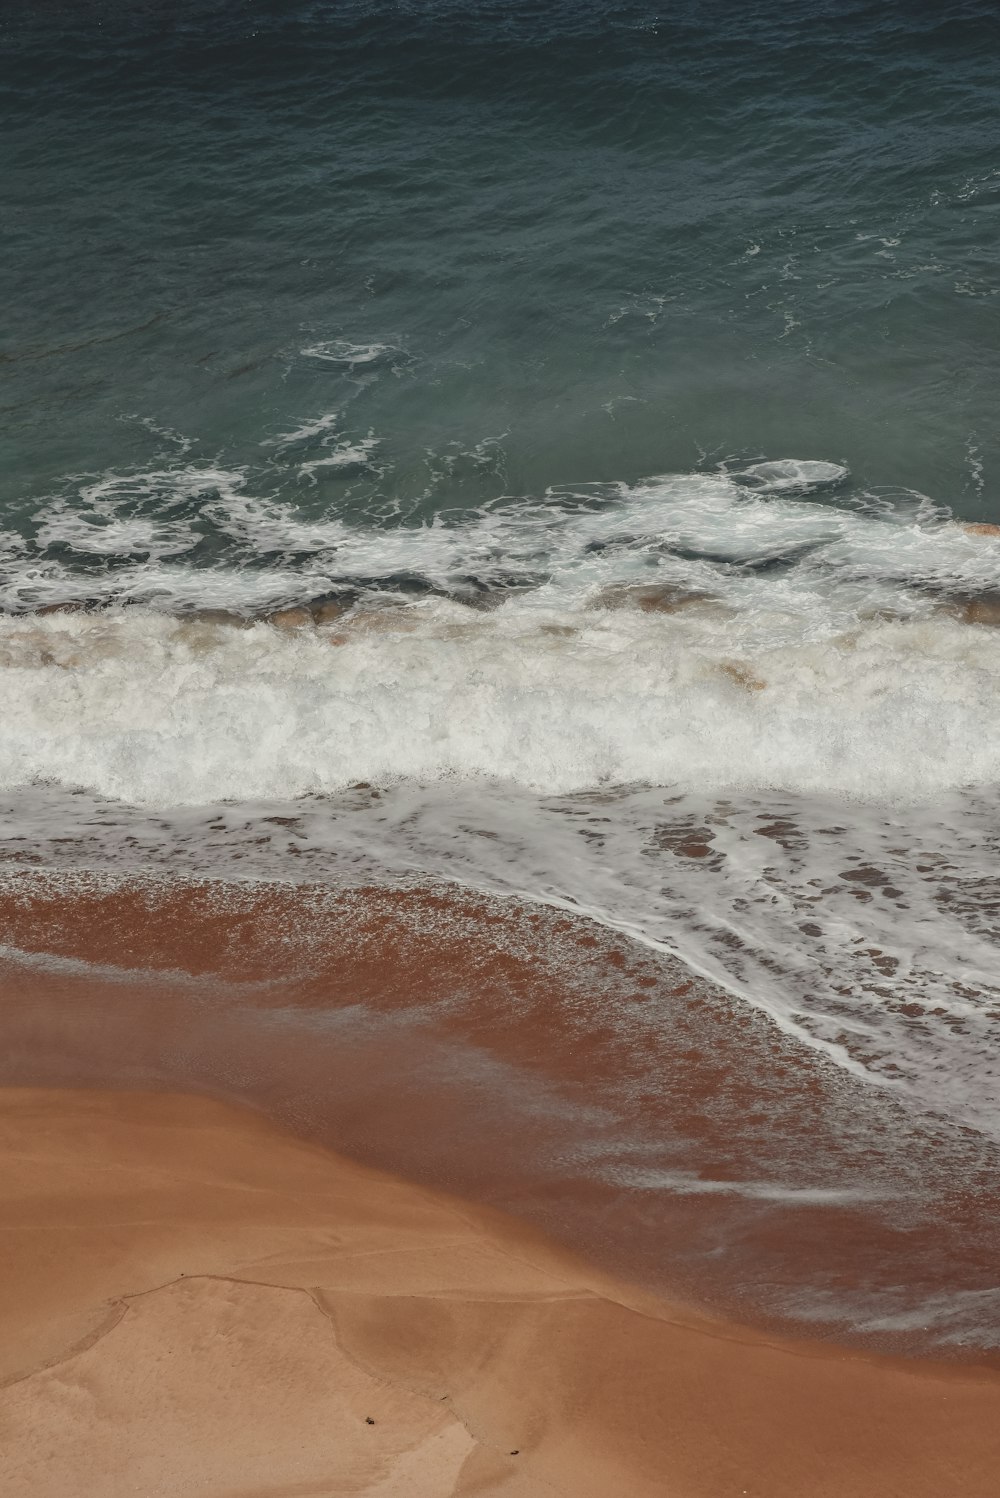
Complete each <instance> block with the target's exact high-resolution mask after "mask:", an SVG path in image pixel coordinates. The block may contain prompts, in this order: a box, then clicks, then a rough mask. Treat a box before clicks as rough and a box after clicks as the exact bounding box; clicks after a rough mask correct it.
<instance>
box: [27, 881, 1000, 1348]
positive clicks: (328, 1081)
mask: <svg viewBox="0 0 1000 1498" xmlns="http://www.w3.org/2000/svg"><path fill="white" fill-rule="evenodd" d="M0 942H2V943H3V944H4V946H5V947H6V949H7V952H6V956H5V957H4V959H3V961H2V963H0V971H2V974H3V982H2V984H0V1086H2V1085H5V1084H6V1085H16V1086H20V1085H32V1086H41V1087H47V1086H57V1087H63V1086H68V1087H84V1088H86V1087H91V1088H93V1087H97V1088H119V1089H129V1088H132V1089H135V1088H139V1089H153V1090H158V1091H165V1092H185V1093H195V1094H200V1095H205V1096H209V1097H215V1098H220V1099H222V1100H228V1101H231V1102H234V1103H237V1104H240V1103H243V1104H248V1105H250V1106H252V1107H254V1108H256V1109H258V1110H259V1111H261V1112H262V1113H263V1114H265V1115H267V1116H268V1117H269V1118H271V1119H272V1120H273V1121H274V1122H275V1123H276V1124H278V1125H279V1126H282V1127H286V1128H288V1129H290V1130H291V1131H292V1132H293V1133H295V1134H297V1135H298V1136H299V1137H302V1138H304V1139H306V1140H311V1141H314V1142H317V1143H320V1144H323V1145H326V1146H328V1147H330V1148H332V1149H334V1150H335V1151H337V1152H338V1153H339V1154H341V1155H343V1156H347V1157H349V1158H351V1159H353V1160H356V1161H358V1162H359V1163H360V1164H363V1165H369V1166H372V1167H374V1168H377V1169H381V1170H386V1171H388V1172H390V1173H391V1174H394V1175H398V1176H401V1177H403V1178H404V1179H407V1180H411V1181H413V1182H415V1183H417V1184H418V1185H421V1186H426V1187H431V1188H436V1189H441V1190H445V1191H449V1192H451V1193H453V1194H454V1195H456V1196H457V1197H460V1198H463V1199H465V1200H468V1201H470V1202H476V1203H478V1204H479V1205H480V1206H482V1207H487V1208H488V1207H496V1208H499V1209H501V1210H503V1211H506V1212H507V1213H508V1214H512V1215H513V1216H515V1217H517V1218H518V1219H519V1220H521V1221H524V1222H526V1223H530V1224H531V1225H532V1226H533V1227H535V1228H536V1229H538V1230H539V1231H541V1232H543V1233H544V1234H546V1235H547V1236H548V1237H549V1238H553V1239H557V1240H558V1241H560V1242H562V1243H564V1244H565V1245H566V1246H567V1247H569V1248H570V1250H571V1251H575V1252H579V1253H582V1254H583V1255H584V1256H585V1257H586V1258H587V1259H588V1260H589V1261H590V1262H592V1263H594V1264H599V1265H600V1266H601V1268H602V1269H603V1270H604V1271H606V1272H609V1273H611V1274H612V1275H615V1276H617V1277H618V1278H619V1279H623V1280H626V1281H628V1282H630V1283H633V1284H642V1285H645V1286H646V1287H647V1288H648V1289H649V1290H651V1291H652V1292H654V1293H656V1294H659V1295H663V1296H665V1297H666V1298H667V1299H670V1300H678V1299H680V1300H683V1301H684V1302H686V1303H689V1304H695V1305H699V1306H703V1307H705V1308H706V1310H707V1311H708V1313H709V1314H712V1315H719V1316H722V1317H723V1318H728V1319H732V1320H735V1321H737V1322H740V1323H745V1324H747V1325H752V1326H756V1327H757V1328H758V1329H759V1330H761V1331H763V1332H766V1333H767V1334H772V1333H776V1334H778V1335H791V1336H803V1337H806V1338H812V1337H820V1338H829V1339H830V1340H831V1341H833V1342H837V1343H839V1344H841V1345H845V1346H846V1345H850V1346H855V1347H863V1348H867V1349H868V1350H870V1351H874V1352H882V1353H889V1354H891V1355H915V1356H918V1357H930V1358H932V1359H939V1360H954V1361H956V1362H960V1363H963V1364H968V1365H972V1364H982V1365H985V1366H995V1365H996V1361H997V1354H996V1347H997V1324H996V1323H997V1317H996V1308H995V1305H994V1301H995V1300H996V1294H995V1242H996V1232H997V1225H998V1224H1000V1199H998V1192H997V1187H996V1181H997V1179H998V1176H997V1165H998V1160H997V1151H996V1149H995V1148H994V1147H993V1146H992V1145H991V1144H990V1142H989V1141H987V1140H984V1139H982V1138H981V1137H969V1136H968V1134H967V1133H965V1132H962V1131H960V1130H956V1129H954V1128H952V1129H950V1130H949V1129H948V1128H946V1127H945V1126H944V1125H943V1124H942V1123H941V1122H940V1121H934V1120H927V1119H922V1118H920V1117H919V1116H916V1115H911V1114H907V1113H906V1112H904V1111H903V1110H902V1109H900V1108H899V1107H898V1105H895V1104H894V1102H893V1100H892V1099H891V1097H888V1096H887V1095H886V1094H885V1093H883V1092H881V1091H880V1090H879V1089H876V1088H872V1087H868V1086H866V1085H864V1084H859V1083H856V1082H854V1081H852V1079H851V1078H850V1077H845V1075H844V1074H842V1073H839V1072H837V1071H836V1070H835V1069H833V1068H832V1067H828V1066H823V1065H821V1064H817V1062H816V1058H815V1057H814V1056H812V1055H810V1053H809V1052H808V1051H806V1050H805V1049H804V1048H801V1047H798V1048H797V1047H795V1046H794V1045H793V1044H791V1043H789V1042H788V1040H787V1037H784V1036H782V1035H781V1034H780V1032H778V1031H777V1030H776V1029H775V1027H774V1026H772V1025H771V1024H770V1023H769V1022H768V1021H767V1020H765V1019H763V1018H762V1017H761V1016H760V1015H757V1014H755V1013H753V1012H752V1011H749V1010H747V1009H746V1008H745V1007H741V1006H739V1005H738V1004H736V1003H734V1002H733V1001H732V1000H731V999H730V998H729V997H728V996H727V995H725V994H724V993H721V992H720V991H719V990H716V989H713V988H712V987H711V986H710V985H707V984H704V983H701V982H699V981H697V980H693V979H692V977H691V974H690V972H689V971H687V970H685V969H684V968H683V967H682V966H681V965H680V964H679V963H678V962H677V961H675V960H674V959H671V958H668V957H665V956H659V955H657V954H655V953H651V952H649V951H648V950H646V949H640V948H637V947H636V946H635V945H634V944H632V943H629V942H628V941H627V940H626V939H624V938H617V937H615V936H614V935H613V934H611V933H608V932H606V931H603V930H602V929H601V928H599V927H596V926H594V924H593V923H592V922H590V921H588V920H587V919H586V918H584V917H573V916H570V915H568V914H567V913H565V912H555V911H551V910H545V909H542V908H538V907H529V906H526V905H524V904H522V903H520V902H518V901H517V900H513V899H505V900H501V899H495V898H490V897H486V896H481V895H476V894H473V893H471V892H468V891H465V892H463V891H461V890H456V889H454V888H452V889H444V888H442V887H436V888H435V887H430V886H429V887H426V888H422V889H413V888H410V889H391V888H387V887H377V886H376V887H361V888H354V889H349V890H339V891H336V890H329V889H328V890H317V889H315V888H312V889H310V888H306V887H301V888H298V889H296V888H291V887H288V886H276V885H252V886H251V885H244V886H233V885H228V886H227V885H218V884H216V885H206V884H204V883H197V882H184V881H182V880H179V879H177V880H173V881H164V880H162V879H153V880H150V881H146V882H143V881H141V880H135V879H132V880H128V881H125V882H122V881H111V882H108V881H102V880H99V879H97V880H90V881H84V882H83V883H80V882H79V881H73V880H71V881H70V882H69V883H67V881H66V880H65V879H64V878H62V877H61V876H55V877H53V876H51V875H49V874H35V873H32V872H30V871H23V872H21V873H19V874H18V875H17V877H16V878H15V879H14V880H7V881H5V885H4V889H3V898H2V899H0ZM11 948H19V949H21V952H22V956H21V957H20V958H18V957H17V954H16V952H12V951H11Z"/></svg>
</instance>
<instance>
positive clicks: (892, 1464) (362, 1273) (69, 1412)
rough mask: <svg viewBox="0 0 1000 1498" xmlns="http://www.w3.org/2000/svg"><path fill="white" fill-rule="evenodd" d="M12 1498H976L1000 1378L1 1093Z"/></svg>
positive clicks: (465, 1210)
mask: <svg viewBox="0 0 1000 1498" xmlns="http://www.w3.org/2000/svg"><path fill="white" fill-rule="evenodd" d="M0 1190H2V1195H3V1200H4V1230H3V1241H4V1245H5V1261H6V1262H5V1273H4V1276H3V1280H2V1300H0V1324H2V1327H3V1336H2V1338H0V1348H2V1359H3V1363H2V1377H3V1379H4V1386H3V1387H2V1389H0V1427H2V1430H3V1449H4V1466H5V1482H4V1491H5V1493H7V1494H10V1495H11V1498H29V1495H30V1498H49V1495H52V1498H65V1495H68V1494H71V1493H83V1492H86V1493H93V1494H96V1493H100V1494H101V1495H102V1498H117V1495H119V1494H121V1495H123V1498H124V1495H125V1494H133V1493H136V1492H156V1493H158V1494H164V1495H177V1498H193V1495H200V1498H209V1495H216V1494H218V1495H220V1498H221V1495H223V1494H225V1495H227V1498H237V1495H239V1498H243V1495H251V1494H252V1495H254V1498H262V1495H265V1494H266V1495H275V1498H276V1495H278V1494H281V1495H292V1494H294V1495H306V1494H310V1495H312V1494H315V1495H321V1494H343V1493H365V1494H370V1495H375V1494H384V1495H389V1494H394V1495H395V1494H399V1495H402V1494H407V1495H412V1498H423V1495H426V1498H443V1495H446V1494H473V1493H482V1492H491V1493H493V1492H496V1493H503V1494H510V1495H524V1498H528V1495H532V1498H534V1495H542V1494H550V1493H553V1494H566V1495H579V1498H588V1495H593V1498H605V1495H606V1494H607V1493H608V1492H611V1491H619V1490H620V1491H624V1492H628V1493H630V1494H636V1495H644V1494H649V1495H654V1494H655V1495H673V1494H676V1495H683V1498H730V1495H732V1498H738V1495H747V1498H750V1495H756V1498H763V1495H768V1498H782V1495H788V1498H801V1495H803V1494H806V1493H808V1494H810V1495H817V1498H824V1495H827V1498H834V1495H836V1498H848V1495H855V1494H856V1495H859V1498H860V1495H864V1498H872V1495H879V1498H894V1495H899V1498H904V1495H905V1498H943V1495H944V1494H952V1493H959V1492H960V1493H962V1494H963V1495H965V1498H978V1495H983V1498H986V1495H987V1494H990V1495H992V1494H993V1493H994V1492H995V1483H996V1470H997V1464H998V1462H1000V1380H998V1379H997V1378H996V1377H995V1376H993V1375H991V1374H987V1373H977V1372H974V1371H971V1370H956V1369H941V1368H935V1367H932V1366H929V1365H921V1366H905V1365H902V1364H898V1363H893V1362H890V1361H886V1360H880V1359H871V1358H865V1357H861V1356H858V1355H845V1354H844V1353H842V1352H839V1351H836V1350H833V1349H829V1348H822V1347H818V1346H811V1345H809V1344H806V1343H798V1344H792V1343H784V1342H779V1341H769V1340H766V1339H764V1338H762V1337H760V1336H755V1335H753V1334H751V1333H749V1332H747V1331H746V1330H745V1329H741V1328H738V1327H735V1326H732V1325H726V1324H724V1323H721V1322H715V1321H709V1320H706V1319H704V1318H699V1317H697V1316H696V1315H694V1314H693V1313H691V1312H689V1311H686V1310H684V1309H683V1308H679V1307H677V1306H671V1305H670V1304H669V1303H666V1302H664V1301H662V1300H658V1299H655V1298H653V1297H651V1296H649V1295H645V1294H642V1293H641V1292H638V1291H636V1290H635V1289H632V1288H629V1287H627V1286H625V1285H623V1284H621V1283H618V1282H616V1281H614V1280H613V1279H611V1278H609V1277H608V1276H606V1275H603V1274H601V1273H599V1272H598V1271H596V1270H594V1269H593V1268H589V1267H587V1266H586V1265H584V1264H582V1263H581V1262H580V1261H578V1260H576V1259H574V1258H572V1257H571V1256H569V1255H568V1254H566V1253H564V1252H562V1251H560V1250H557V1249H556V1248H554V1247H553V1246H551V1245H550V1244H547V1243H546V1242H545V1241H544V1240H543V1239H542V1238H540V1237H539V1236H538V1235H537V1234H535V1233H533V1232H531V1231H530V1230H528V1229H526V1228H524V1227H523V1226H521V1225H518V1224H517V1223H515V1222H514V1221H512V1220H510V1219H507V1218H504V1217H502V1216H501V1215H500V1214H498V1213H490V1212H487V1211H484V1210H483V1209H482V1208H474V1207H471V1206H469V1205H468V1204H466V1203H463V1202H461V1201H459V1200H457V1199H455V1198H449V1197H446V1196H443V1195H441V1194H439V1193H431V1192H428V1191H425V1190H421V1189H419V1188H417V1187H414V1186H412V1185H407V1184H405V1183H402V1182H400V1181H398V1180H396V1179H394V1178H392V1177H389V1176H386V1175H383V1174H379V1173H375V1172H372V1171H369V1170H366V1169H363V1168H361V1167H359V1166H357V1165H354V1164H350V1163H348V1162H346V1161H345V1160H343V1159H342V1158H340V1157H338V1156H336V1155H334V1154H332V1153H330V1152H328V1151H326V1150H325V1149H323V1148H321V1147H318V1146H314V1145H310V1144H307V1143H305V1142H303V1141H300V1140H297V1139H295V1138H293V1137H292V1136H290V1135H289V1134H287V1133H286V1132H284V1131H282V1130H279V1129H277V1128H275V1127H274V1126H273V1125H272V1124H270V1123H269V1122H267V1121H266V1120H265V1119H264V1118H262V1117H261V1116H260V1115H255V1114H252V1113H249V1112H247V1111H246V1110H239V1109H236V1108H233V1107H232V1106H229V1105H225V1104H221V1103H217V1102H213V1101H210V1100H207V1099H204V1098H192V1097H183V1096H177V1095H167V1094H160V1095H151V1094H148V1093H110V1092H93V1091H80V1090H70V1089H61V1090H51V1091H47V1090H36V1089H28V1088H25V1089H18V1088H6V1089H3V1090H2V1091H0Z"/></svg>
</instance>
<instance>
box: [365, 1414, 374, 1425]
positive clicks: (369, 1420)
mask: <svg viewBox="0 0 1000 1498" xmlns="http://www.w3.org/2000/svg"><path fill="white" fill-rule="evenodd" d="M365 1424H366V1425H374V1424H375V1421H374V1420H373V1419H372V1417H371V1415H366V1416H365Z"/></svg>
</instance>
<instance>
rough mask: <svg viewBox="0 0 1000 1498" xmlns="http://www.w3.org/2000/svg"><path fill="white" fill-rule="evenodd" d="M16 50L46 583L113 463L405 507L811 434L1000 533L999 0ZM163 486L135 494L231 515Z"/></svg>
mask: <svg viewBox="0 0 1000 1498" xmlns="http://www.w3.org/2000/svg"><path fill="white" fill-rule="evenodd" d="M0 38H2V42H3V64H2V81H3V112H4V116H5V125H4V131H3V144H2V147H0V150H2V166H0V170H2V178H3V181H4V184H5V198H6V211H5V233H4V236H3V245H2V251H0V256H2V260H0V264H2V274H3V284H4V286H5V289H6V296H5V318H4V328H3V344H2V364H0V373H2V376H3V393H2V405H3V414H4V422H3V464H2V486H3V487H2V491H0V492H2V505H3V511H4V514H5V516H6V522H5V523H6V525H7V527H8V528H9V529H10V530H11V531H12V532H13V533H14V534H15V535H20V536H22V537H26V538H29V553H28V555H27V556H24V555H22V556H21V557H20V561H19V562H18V564H17V570H20V569H21V568H23V567H24V566H25V565H27V564H28V563H29V562H30V563H31V564H34V563H36V562H37V561H38V560H39V559H40V558H42V559H44V558H50V559H51V558H60V559H61V560H62V562H63V564H64V565H66V566H68V567H69V568H70V569H73V568H75V567H84V568H85V567H86V566H88V565H89V563H88V560H87V556H86V555H81V554H80V553H78V552H76V551H75V550H74V547H73V544H72V540H73V538H72V535H71V534H70V533H69V532H66V531H65V530H64V529H63V530H61V529H60V523H59V517H63V518H65V513H66V507H67V506H68V508H69V511H70V513H71V514H76V513H77V512H79V513H80V514H83V515H84V516H86V515H87V514H88V513H89V511H88V505H87V501H86V500H84V499H81V498H80V488H81V484H82V483H83V482H84V481H83V480H81V479H79V478H78V477H76V476H79V475H89V476H90V481H91V482H92V481H93V480H94V478H98V477H100V476H102V475H107V474H109V473H111V474H117V475H122V474H128V473H130V472H132V471H142V470H152V471H155V472H162V471H163V470H164V469H166V470H167V471H171V470H174V469H186V468H189V467H190V466H191V465H192V464H194V465H195V466H196V467H197V466H200V467H202V468H204V467H209V468H222V469H223V470H226V471H230V472H231V471H235V470H239V471H240V473H241V474H242V475H243V478H244V482H245V483H247V484H248V485H249V487H250V488H251V489H252V490H253V492H255V493H261V494H270V495H278V496H280V498H281V500H282V501H283V503H285V504H287V505H289V506H291V507H292V508H293V510H295V511H296V512H300V513H302V514H304V515H306V516H309V517H317V516H329V515H337V516H346V517H350V516H355V515H361V514H364V515H366V516H372V517H380V516H381V517H383V518H384V519H386V520H389V519H391V517H392V516H394V515H396V514H402V515H406V516H409V515H419V516H427V515H428V514H430V513H434V512H437V511H442V510H448V509H454V508H457V509H458V510H462V509H464V508H466V507H472V506H476V505H479V504H481V503H482V502H483V501H484V500H488V499H490V498H493V497H495V496H497V495H501V494H506V495H524V496H538V495H540V494H541V493H543V492H544V490H545V489H546V487H547V486H550V485H565V484H579V483H583V482H594V481H607V480H625V481H635V480H636V479H638V478H639V477H641V476H643V475H647V474H650V473H660V472H665V471H671V472H688V471H691V470H695V469H699V468H702V469H704V468H709V469H711V468H713V467H714V466H715V465H717V464H718V463H720V462H725V463H730V464H731V463H733V462H746V461H747V460H750V459H753V458H758V459H759V458H783V457H788V456H793V457H798V458H809V459H822V460H829V461H834V462H838V463H842V464H846V465H848V466H849V468H850V470H851V473H852V475H853V482H854V485H855V492H856V493H860V494H864V493H865V492H866V491H871V490H873V489H875V490H879V491H890V500H891V492H892V491H895V490H898V489H912V490H916V491H918V492H919V493H920V494H924V495H928V496H929V497H930V498H931V499H933V500H934V501H935V503H938V504H944V505H947V506H949V507H951V509H952V510H953V511H954V512H955V513H957V514H960V515H964V516H970V517H975V518H981V517H991V516H992V517H994V518H997V517H1000V490H998V487H997V486H998V479H997V460H998V455H1000V452H998V438H997V429H996V421H995V413H996V400H997V390H998V372H1000V339H998V336H997V335H998V331H1000V329H998V306H1000V304H998V300H997V294H998V292H1000V266H998V260H997V229H998V226H1000V218H998V210H1000V110H998V95H997V89H996V77H995V42H996V13H995V7H994V6H993V5H992V4H990V3H977V0H965V3H956V4H950V5H936V6H930V5H916V6H914V5H912V4H906V5H904V4H899V3H890V4H879V5H869V4H858V3H855V4H850V3H823V0H797V3H791V4H783V5H780V6H779V5H752V6H747V5H746V4H739V5H737V4H717V5H712V6H703V5H699V4H696V3H691V0H688V3H682V4H677V5H674V6H672V7H670V8H669V9H668V10H664V11H663V12H662V13H661V12H657V11H656V10H655V9H654V8H653V7H650V6H648V5H644V4H606V3H604V4H595V3H592V0H572V3H569V0H551V3H549V4H510V3H491V0H479V3H464V4H460V3H446V0H425V3H420V4H417V3H412V4H407V3H403V4H389V3H383V0H342V3H318V0H312V3H305V0H298V3H285V4H278V3H260V4H246V5H233V4H232V3H230V4H225V5H223V4H219V3H211V0H188V3H185V4H180V5H178V4H169V5H168V4H157V3H149V4H145V5H135V4H129V5H127V6H126V5H121V6H119V5H114V4H111V5H97V4H90V5H83V6H79V5H77V6H63V5H58V4H55V5H54V4H47V5H41V6H36V7H33V8H32V10H31V12H30V14H28V15H21V16H19V17H14V16H12V15H11V13H9V12H8V14H7V16H6V19H4V20H3V21H2V22H0ZM317 423H319V426H318V427H317ZM304 428H305V429H309V428H315V430H313V431H312V432H311V434H310V433H309V432H308V430H307V432H306V435H297V436H296V437H295V439H294V440H293V441H288V440H287V438H288V435H289V434H301V433H302V432H303V429H304ZM282 438H284V439H286V440H284V441H282V440H281V439H282ZM154 489H155V494H153V495H152V496H151V495H150V494H149V493H146V494H145V496H144V497H143V499H142V501H141V503H140V500H139V499H137V498H136V497H135V496H134V495H133V496H132V498H131V499H124V498H122V496H121V495H119V496H118V497H117V499H116V508H115V514H116V516H117V517H118V518H121V516H122V515H123V514H124V515H127V514H128V513H129V506H130V505H133V504H134V505H138V506H139V509H141V510H142V512H143V513H146V514H148V513H149V512H150V510H151V508H152V510H154V511H155V510H156V507H157V506H161V507H165V508H166V509H170V513H172V514H174V515H176V514H177V513H179V511H178V504H179V505H180V510H181V511H183V513H184V514H185V515H188V516H189V517H190V516H191V515H192V514H193V513H194V512H196V511H197V510H198V508H199V503H200V501H198V500H197V499H196V500H192V499H191V497H190V495H189V494H187V493H185V494H184V495H182V496H181V498H180V500H178V495H177V493H176V492H173V491H171V490H170V486H169V484H167V485H164V484H163V483H158V484H157V485H154ZM53 497H56V498H57V499H58V501H59V503H58V505H57V508H56V511H55V514H54V515H53V513H50V512H49V511H47V509H46V506H47V504H48V505H50V503H51V500H52V499H53ZM171 507H172V508H171ZM39 516H41V517H42V519H41V520H39V519H38V517H39ZM46 517H47V522H48V529H47V530H45V529H44V526H45V523H46ZM39 526H42V528H43V531H44V533H43V534H42V535H41V538H40V539H39ZM199 534H200V536H201V540H200V541H199V545H198V547H197V548H196V550H195V551H194V553H192V554H191V555H190V556H189V557H188V561H194V562H195V563H198V562H210V561H213V560H215V559H217V558H218V557H219V556H220V555H224V554H225V551H226V546H227V545H228V544H229V541H228V539H227V538H224V537H219V536H218V535H217V534H215V531H214V528H213V524H212V522H211V520H210V519H209V518H207V517H205V516H204V515H203V516H202V517H201V521H200V527H199ZM261 546H262V547H263V548H264V549H265V550H266V549H267V543H266V542H265V541H262V542H261ZM134 554H135V553H134V552H133V553H132V555H134ZM101 565H102V567H107V566H113V565H115V561H114V557H113V556H112V557H110V558H109V557H108V556H107V555H105V557H104V558H103V559H102V562H101Z"/></svg>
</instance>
